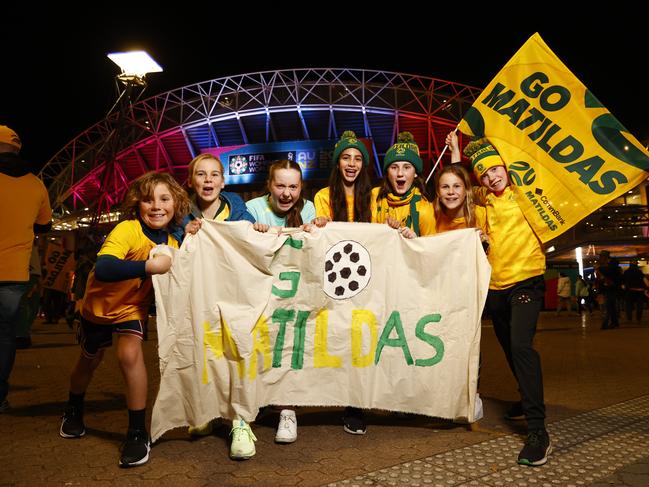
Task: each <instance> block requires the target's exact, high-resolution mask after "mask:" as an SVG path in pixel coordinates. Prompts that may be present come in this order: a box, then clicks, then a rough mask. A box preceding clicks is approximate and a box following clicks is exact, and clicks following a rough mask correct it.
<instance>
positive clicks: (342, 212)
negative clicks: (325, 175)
mask: <svg viewBox="0 0 649 487" xmlns="http://www.w3.org/2000/svg"><path fill="white" fill-rule="evenodd" d="M341 155H342V154H341ZM367 162H368V161H363V164H362V165H361V170H360V172H359V173H358V177H357V178H356V180H355V181H354V221H355V222H371V221H372V211H371V207H370V202H371V200H372V194H371V193H372V182H371V181H370V175H369V173H368V169H367V165H366V163H367ZM329 206H330V207H331V212H332V220H333V221H335V222H346V221H348V218H349V215H348V214H347V196H346V195H345V182H344V179H343V177H342V176H341V174H340V158H339V159H338V161H336V165H335V166H334V167H333V168H332V170H331V175H330V176H329Z"/></svg>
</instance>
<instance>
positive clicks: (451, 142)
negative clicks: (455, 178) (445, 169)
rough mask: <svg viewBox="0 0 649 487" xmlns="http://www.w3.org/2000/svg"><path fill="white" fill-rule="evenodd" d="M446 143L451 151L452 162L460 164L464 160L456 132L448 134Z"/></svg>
mask: <svg viewBox="0 0 649 487" xmlns="http://www.w3.org/2000/svg"><path fill="white" fill-rule="evenodd" d="M444 142H445V143H446V145H447V146H448V148H449V149H451V162H460V161H461V160H462V154H461V153H460V143H459V142H458V140H457V133H456V132H455V130H454V131H452V132H449V133H448V135H447V136H446V140H445V141H444Z"/></svg>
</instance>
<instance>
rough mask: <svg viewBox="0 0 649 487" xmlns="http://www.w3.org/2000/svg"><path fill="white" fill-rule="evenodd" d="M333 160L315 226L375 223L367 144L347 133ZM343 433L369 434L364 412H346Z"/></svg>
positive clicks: (317, 197) (316, 200)
mask: <svg viewBox="0 0 649 487" xmlns="http://www.w3.org/2000/svg"><path fill="white" fill-rule="evenodd" d="M333 160H334V162H335V163H336V165H335V166H333V167H332V169H331V175H330V176H329V186H327V187H325V188H322V189H321V190H320V191H318V192H317V193H316V195H315V198H314V203H315V210H316V219H315V220H314V223H315V224H316V225H317V226H318V227H323V226H324V225H325V224H326V223H327V222H328V221H339V222H366V223H369V222H371V220H372V208H371V195H370V191H371V189H372V186H371V183H370V176H369V171H368V165H369V161H370V156H369V153H368V152H367V148H366V147H365V144H363V142H361V141H360V140H358V139H357V138H356V134H355V133H354V132H353V131H351V130H346V131H345V132H343V135H342V137H340V140H339V141H338V142H337V143H336V146H335V147H334V152H333ZM343 430H344V431H345V432H347V433H350V434H352V435H364V434H365V433H366V432H367V424H366V422H365V415H364V413H363V410H362V409H360V408H354V407H349V406H348V407H346V408H345V413H344V415H343Z"/></svg>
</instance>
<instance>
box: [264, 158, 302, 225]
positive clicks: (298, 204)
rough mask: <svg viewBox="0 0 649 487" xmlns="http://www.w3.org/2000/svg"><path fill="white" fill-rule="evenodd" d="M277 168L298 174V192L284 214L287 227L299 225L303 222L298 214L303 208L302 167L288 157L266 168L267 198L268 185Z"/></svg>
mask: <svg viewBox="0 0 649 487" xmlns="http://www.w3.org/2000/svg"><path fill="white" fill-rule="evenodd" d="M279 169H293V170H294V171H297V172H298V173H299V174H300V194H299V195H298V197H297V200H296V201H295V204H294V205H293V206H291V209H290V210H288V211H287V212H286V216H285V218H286V226H287V227H299V226H300V225H302V224H303V223H304V222H303V221H302V215H300V212H301V211H302V208H304V198H303V197H302V193H304V179H302V169H300V165H299V164H298V163H297V162H294V161H289V160H288V159H282V160H279V161H277V162H274V163H273V164H272V165H271V166H270V168H269V170H268V181H266V187H267V188H268V197H269V198H270V197H271V195H270V193H271V191H270V185H271V183H272V182H273V179H274V177H275V171H278V170H279Z"/></svg>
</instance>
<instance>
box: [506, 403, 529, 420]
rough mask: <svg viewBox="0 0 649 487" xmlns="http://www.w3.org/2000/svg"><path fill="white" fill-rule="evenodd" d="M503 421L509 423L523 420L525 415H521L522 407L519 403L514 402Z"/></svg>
mask: <svg viewBox="0 0 649 487" xmlns="http://www.w3.org/2000/svg"><path fill="white" fill-rule="evenodd" d="M505 419H508V420H510V421H519V420H521V419H525V414H524V413H523V405H522V404H521V402H520V401H518V402H515V403H514V404H513V405H512V407H510V408H509V409H508V410H507V412H506V413H505Z"/></svg>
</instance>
